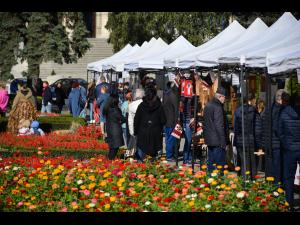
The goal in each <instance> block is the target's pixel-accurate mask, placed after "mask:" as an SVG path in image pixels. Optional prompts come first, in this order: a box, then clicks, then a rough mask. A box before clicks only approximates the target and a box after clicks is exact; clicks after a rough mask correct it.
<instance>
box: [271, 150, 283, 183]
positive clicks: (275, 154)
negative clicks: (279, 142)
mask: <svg viewBox="0 0 300 225" xmlns="http://www.w3.org/2000/svg"><path fill="white" fill-rule="evenodd" d="M272 176H273V177H274V184H278V183H279V182H282V152H281V150H280V148H273V149H272Z"/></svg>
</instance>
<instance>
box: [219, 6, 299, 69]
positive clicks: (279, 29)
mask: <svg viewBox="0 0 300 225" xmlns="http://www.w3.org/2000/svg"><path fill="white" fill-rule="evenodd" d="M296 23H298V21H297V20H296V19H295V17H294V16H293V15H292V14H291V13H289V12H286V13H284V14H283V15H282V16H281V17H280V18H279V19H278V20H277V21H276V22H275V23H274V24H272V26H270V27H269V28H268V29H267V30H266V31H265V32H263V33H261V37H260V38H259V39H258V40H256V41H255V42H252V43H249V44H248V45H246V46H243V48H239V49H236V50H235V51H232V52H229V53H226V54H224V55H222V56H221V57H220V58H219V62H220V63H227V64H236V63H244V58H245V55H247V54H248V53H249V52H251V51H254V50H257V49H262V48H265V47H266V46H270V45H271V44H272V43H276V42H278V41H280V40H281V39H283V38H284V37H286V35H287V34H289V33H290V32H292V30H293V27H294V26H295V25H296Z"/></svg>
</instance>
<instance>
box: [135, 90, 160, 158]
mask: <svg viewBox="0 0 300 225" xmlns="http://www.w3.org/2000/svg"><path fill="white" fill-rule="evenodd" d="M156 94H157V91H156V89H155V87H154V85H153V84H148V85H146V88H145V97H144V98H143V102H142V103H141V104H140V105H139V106H138V108H137V111H136V114H135V117H134V125H133V126H134V135H135V136H136V137H137V157H138V159H139V161H143V159H144V157H145V155H149V156H151V157H152V158H153V159H155V157H156V155H157V152H158V151H160V150H162V142H163V134H162V133H163V126H164V125H165V123H166V115H165V112H164V109H163V107H162V104H161V101H160V100H159V98H158V97H157V95H156Z"/></svg>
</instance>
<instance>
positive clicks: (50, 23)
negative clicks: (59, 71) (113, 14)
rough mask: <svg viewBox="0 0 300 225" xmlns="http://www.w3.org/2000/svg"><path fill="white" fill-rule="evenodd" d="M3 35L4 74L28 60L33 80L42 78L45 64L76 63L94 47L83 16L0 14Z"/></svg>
mask: <svg viewBox="0 0 300 225" xmlns="http://www.w3.org/2000/svg"><path fill="white" fill-rule="evenodd" d="M7 27H12V28H14V27H15V29H14V31H12V30H9V29H7ZM0 31H1V35H0V43H5V45H1V46H3V48H2V49H1V50H0V58H1V59H2V61H1V60H0V66H1V71H4V70H3V68H6V69H5V71H10V69H11V67H12V66H13V65H14V64H16V63H17V61H16V59H17V58H20V59H21V60H22V62H23V61H24V60H27V62H28V76H30V77H33V76H37V77H38V76H39V73H40V64H41V63H42V62H43V61H49V60H53V61H54V62H55V63H59V64H63V63H74V62H77V59H78V58H80V57H82V56H83V55H84V53H85V52H86V51H87V50H88V49H89V48H90V47H91V46H90V44H89V42H88V41H87V39H86V36H87V34H88V31H87V29H86V27H85V24H84V21H83V14H82V13H80V12H23V13H0ZM6 43H10V44H9V45H8V44H6ZM20 43H22V44H23V48H20ZM5 55H6V57H7V56H8V57H7V58H9V59H7V60H6V61H5V59H4V58H3V57H4V56H5ZM5 73H7V72H5Z"/></svg>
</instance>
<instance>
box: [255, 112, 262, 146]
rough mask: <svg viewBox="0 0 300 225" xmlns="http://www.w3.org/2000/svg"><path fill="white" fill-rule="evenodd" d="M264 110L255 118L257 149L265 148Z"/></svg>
mask: <svg viewBox="0 0 300 225" xmlns="http://www.w3.org/2000/svg"><path fill="white" fill-rule="evenodd" d="M263 114H264V112H261V113H260V114H259V113H257V115H256V119H255V143H256V148H257V149H264V146H263V142H262V133H263V130H262V122H261V121H262V116H263Z"/></svg>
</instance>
